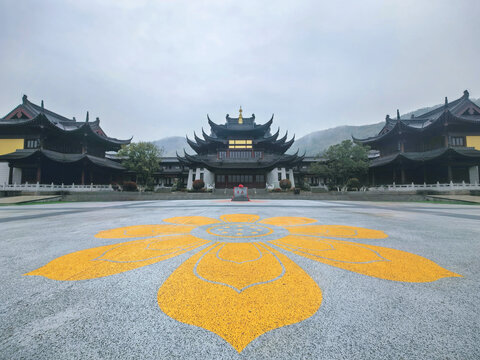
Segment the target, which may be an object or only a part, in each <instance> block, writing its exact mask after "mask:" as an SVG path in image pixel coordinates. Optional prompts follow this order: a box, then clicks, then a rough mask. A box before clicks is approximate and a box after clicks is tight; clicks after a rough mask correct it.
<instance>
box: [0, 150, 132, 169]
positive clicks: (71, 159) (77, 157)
mask: <svg viewBox="0 0 480 360" xmlns="http://www.w3.org/2000/svg"><path fill="white" fill-rule="evenodd" d="M36 156H40V157H44V158H46V159H49V160H51V161H54V162H58V163H78V162H81V161H83V160H87V161H89V162H90V163H92V164H94V165H97V166H101V167H105V168H109V169H114V170H121V171H123V170H125V168H124V167H123V166H122V165H121V164H120V163H118V162H115V161H112V160H109V159H105V158H100V157H97V156H92V155H88V154H64V153H59V152H56V151H52V150H45V149H22V150H17V151H15V152H13V153H10V154H5V155H1V156H0V161H12V160H23V159H29V158H32V157H36Z"/></svg>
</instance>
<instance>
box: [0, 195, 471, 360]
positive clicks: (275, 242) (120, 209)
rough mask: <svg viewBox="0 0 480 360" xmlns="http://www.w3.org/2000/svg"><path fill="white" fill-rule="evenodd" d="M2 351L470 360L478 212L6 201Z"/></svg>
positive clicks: (443, 207) (461, 208) (334, 205)
mask: <svg viewBox="0 0 480 360" xmlns="http://www.w3.org/2000/svg"><path fill="white" fill-rule="evenodd" d="M0 224H1V229H2V237H1V239H0V244H1V249H2V250H1V254H2V261H1V265H0V284H1V291H0V304H1V305H0V324H1V328H2V331H1V334H0V358H5V359H13V358H25V359H52V358H62V359H72V358H102V359H113V358H179V359H180V358H182V359H184V358H188V359H198V358H204V359H217V358H218V359H222V358H225V359H292V358H296V359H299V358H302V359H312V358H315V359H351V358H365V359H400V358H404V359H413V358H429V359H445V358H449V359H475V358H479V357H480V345H479V344H480V335H479V334H480V310H479V305H478V304H479V303H480V262H479V261H478V254H479V253H480V225H479V224H480V207H479V206H476V205H452V204H443V203H437V204H435V203H414V202H405V203H393V202H360V201H358V202H348V201H309V200H288V201H287V200H256V201H251V202H248V203H238V202H236V203H234V202H230V201H228V200H178V201H175V200H172V201H136V202H97V203H94V202H85V203H58V204H56V203H55V204H41V205H23V206H1V207H0Z"/></svg>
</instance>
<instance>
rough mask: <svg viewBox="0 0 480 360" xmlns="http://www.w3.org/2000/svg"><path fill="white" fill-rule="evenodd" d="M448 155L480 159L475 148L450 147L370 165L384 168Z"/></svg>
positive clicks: (402, 154)
mask: <svg viewBox="0 0 480 360" xmlns="http://www.w3.org/2000/svg"><path fill="white" fill-rule="evenodd" d="M446 155H454V156H459V157H464V158H478V159H480V151H479V150H475V149H473V148H462V147H458V148H457V147H455V148H453V147H449V148H440V149H435V150H430V151H423V152H399V153H395V154H391V155H387V156H382V157H379V158H376V159H374V160H372V161H371V163H370V167H379V166H384V165H387V164H391V163H393V162H396V161H400V160H403V161H411V162H427V161H431V160H435V159H438V158H441V157H442V156H446Z"/></svg>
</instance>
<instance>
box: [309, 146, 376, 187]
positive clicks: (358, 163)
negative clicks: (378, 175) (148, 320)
mask: <svg viewBox="0 0 480 360" xmlns="http://www.w3.org/2000/svg"><path fill="white" fill-rule="evenodd" d="M368 150H369V148H368V147H366V146H363V145H358V144H354V143H353V142H352V141H351V140H344V141H342V142H341V143H340V144H336V145H332V146H330V147H329V148H328V149H327V150H326V151H325V153H324V154H323V155H322V156H323V157H324V158H325V160H326V161H325V163H324V164H321V163H314V164H313V165H312V166H311V167H310V171H311V172H312V173H314V174H316V175H318V176H323V177H326V178H328V179H329V181H330V182H331V184H332V185H335V186H342V187H343V186H345V184H346V183H347V181H348V179H350V178H358V179H362V178H364V177H365V175H366V174H367V172H368Z"/></svg>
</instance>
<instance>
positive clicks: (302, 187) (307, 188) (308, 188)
mask: <svg viewBox="0 0 480 360" xmlns="http://www.w3.org/2000/svg"><path fill="white" fill-rule="evenodd" d="M300 189H302V190H303V191H311V190H312V188H311V187H310V184H308V183H306V182H304V183H303V184H302V185H301V186H300Z"/></svg>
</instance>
